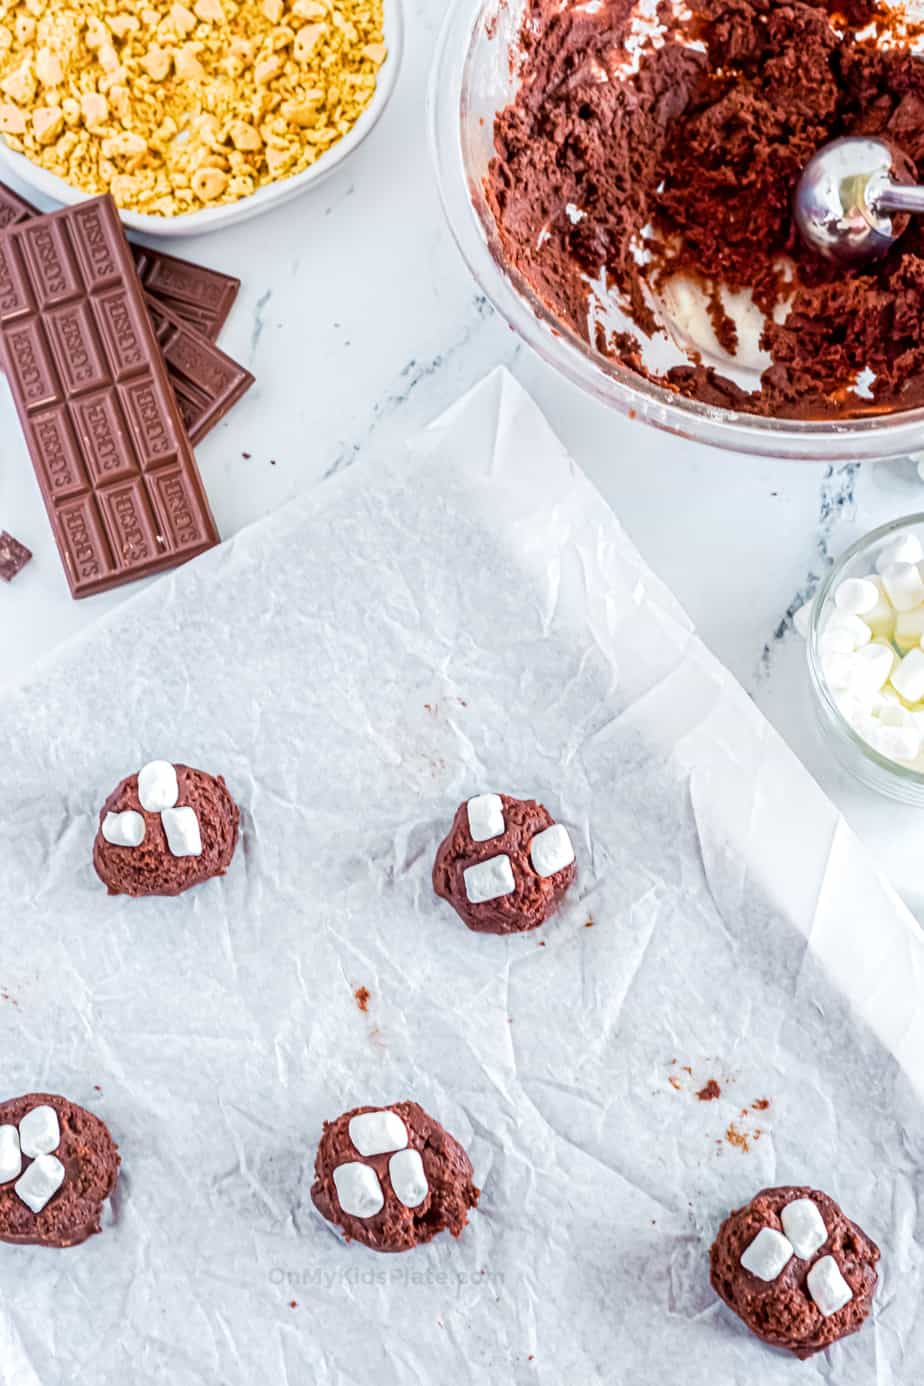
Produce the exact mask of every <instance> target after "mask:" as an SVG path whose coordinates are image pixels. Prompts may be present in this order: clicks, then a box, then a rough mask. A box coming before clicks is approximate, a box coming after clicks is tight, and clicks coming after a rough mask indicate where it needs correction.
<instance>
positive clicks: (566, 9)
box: [485, 0, 924, 418]
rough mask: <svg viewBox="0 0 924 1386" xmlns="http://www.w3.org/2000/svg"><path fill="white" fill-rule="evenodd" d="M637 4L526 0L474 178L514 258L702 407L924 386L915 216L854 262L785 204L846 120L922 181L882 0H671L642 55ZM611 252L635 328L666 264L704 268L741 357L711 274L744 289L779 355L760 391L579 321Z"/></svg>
mask: <svg viewBox="0 0 924 1386" xmlns="http://www.w3.org/2000/svg"><path fill="white" fill-rule="evenodd" d="M634 13H635V6H634V5H633V4H631V3H629V0H599V3H597V4H595V5H593V6H590V5H580V4H576V3H568V4H566V5H564V6H563V5H562V4H561V3H560V0H528V3H527V5H526V14H525V22H524V28H523V35H522V47H523V53H524V61H523V65H522V68H521V70H520V72H519V78H520V87H519V91H518V94H517V96H516V99H515V100H514V102H513V103H512V104H511V105H510V106H508V107H507V108H506V109H505V110H503V111H502V112H501V113H500V114H499V115H498V117H497V120H496V123H495V131H494V134H495V149H496V156H495V158H494V160H493V163H492V165H491V168H490V171H489V175H488V178H487V181H486V187H485V191H486V195H487V198H488V201H489V204H490V206H491V208H492V210H493V213H494V216H495V219H496V223H497V226H498V230H499V234H500V239H501V242H502V245H503V249H504V254H505V258H506V259H507V261H508V263H509V264H510V265H511V266H512V268H513V269H514V270H515V271H516V272H517V273H519V274H520V275H522V276H523V277H524V278H525V280H526V281H527V282H528V284H529V285H530V286H531V288H532V289H533V290H534V292H535V293H536V294H537V295H538V296H539V298H540V299H542V300H543V301H544V302H545V303H546V304H547V305H548V306H549V308H550V309H551V310H552V312H553V313H554V314H555V315H556V316H557V317H559V318H560V319H562V320H564V321H565V322H566V323H567V324H568V325H570V326H571V328H572V329H573V330H574V331H575V332H576V333H577V334H578V335H580V336H582V337H587V338H588V339H589V340H591V341H592V343H593V344H594V345H595V346H596V347H597V348H598V350H600V351H601V352H603V353H605V354H607V355H611V356H617V357H621V358H622V360H623V361H624V362H625V364H627V365H629V366H630V367H632V368H633V369H635V370H636V371H638V372H639V373H640V374H643V375H646V376H649V377H650V378H652V379H657V380H658V381H659V383H661V384H667V385H668V386H669V387H671V388H673V389H674V390H676V391H678V392H680V393H682V394H684V395H688V396H690V397H693V398H696V399H699V400H701V401H703V402H706V403H709V404H714V405H719V406H724V407H731V408H736V409H743V410H747V411H750V412H755V413H760V414H767V415H772V416H775V417H793V418H841V417H848V416H849V417H853V416H858V415H862V414H864V413H881V412H883V411H884V410H896V409H908V408H912V407H917V406H919V405H921V404H922V403H924V332H922V330H921V323H922V321H924V220H922V219H921V218H914V217H912V218H911V224H910V225H909V227H908V230H907V232H906V233H905V235H904V236H903V237H902V238H901V240H900V241H899V242H898V244H897V246H896V248H895V249H894V250H893V251H892V252H891V253H890V254H889V255H888V256H887V257H886V258H885V259H884V260H882V261H880V262H878V263H877V264H874V265H872V266H868V267H864V268H862V269H854V270H843V269H837V268H835V267H832V266H830V265H828V264H826V263H825V262H823V261H821V260H819V259H818V258H817V257H816V256H815V255H814V254H813V253H812V252H811V251H809V250H808V249H807V248H806V247H804V246H803V244H802V242H801V240H800V239H799V237H798V234H797V233H796V231H795V228H794V225H793V220H792V199H793V193H794V191H795V186H796V182H797V181H798V178H799V175H800V173H801V172H802V170H803V168H804V167H805V165H806V163H807V162H808V160H809V158H810V157H811V156H812V154H813V153H815V151H816V150H817V149H818V148H819V147H820V146H821V145H822V144H824V143H826V142H827V141H828V140H830V139H832V138H834V137H836V136H839V135H844V134H851V133H864V134H874V135H878V136H882V137H884V138H886V139H888V140H889V141H891V142H892V143H894V144H895V145H896V147H897V148H898V150H899V151H901V152H902V153H903V154H904V155H906V156H907V157H909V158H910V159H911V160H913V161H914V162H916V163H917V165H918V172H919V175H922V176H924V63H922V61H921V59H920V57H919V56H915V55H913V54H912V53H910V52H909V51H908V48H907V46H906V45H904V46H903V42H902V39H901V36H898V35H897V34H896V31H895V26H896V24H897V20H896V16H895V13H894V12H893V11H889V10H888V9H887V8H886V7H885V6H884V5H883V6H880V5H877V4H876V3H874V0H851V3H849V4H846V5H844V4H840V3H834V0H802V3H795V4H794V3H790V2H789V0H734V3H730V0H699V3H697V4H696V5H695V6H694V7H693V12H691V11H690V10H689V9H687V7H685V6H681V5H679V4H678V5H676V6H672V5H667V4H664V5H662V6H661V8H660V10H659V20H660V21H661V23H662V24H663V26H664V29H665V32H664V33H663V35H662V37H663V43H661V44H660V46H657V47H656V46H654V45H653V44H652V43H650V42H649V43H647V44H643V45H642V46H641V47H640V48H637V51H633V44H637V35H636V36H635V37H633V35H632V27H631V21H632V18H633V14H634ZM873 29H877V30H878V31H879V32H880V34H882V33H884V34H886V36H887V38H888V39H889V40H891V45H890V46H884V47H881V48H880V47H877V46H876V43H875V38H874V35H873ZM909 29H910V34H911V36H915V35H920V34H921V32H922V31H921V27H920V25H917V26H909ZM863 30H866V36H865V37H863V38H860V37H858V34H859V33H860V32H861V31H863ZM630 38H631V39H632V42H628V41H629V40H630ZM627 43H628V47H627ZM642 245H644V247H645V251H646V255H645V256H640V255H639V253H638V251H639V247H640V246H642ZM601 267H605V272H606V276H607V281H608V284H609V285H610V286H612V287H613V288H614V289H615V290H616V291H617V293H618V295H619V297H620V300H621V301H622V302H623V303H624V304H625V305H626V307H627V311H628V313H629V316H630V317H631V318H632V319H633V321H634V322H635V323H636V324H637V325H638V327H639V328H640V329H641V330H642V332H644V333H646V334H651V333H653V332H654V331H655V330H656V328H657V325H658V320H657V317H656V315H655V313H654V312H653V311H652V293H653V292H654V293H655V294H657V293H658V291H659V289H660V288H661V287H662V285H663V283H664V281H665V279H666V278H668V277H670V276H672V275H674V274H675V273H677V272H680V273H682V274H683V275H684V276H685V277H686V278H688V279H689V280H692V281H693V282H694V283H698V284H699V285H701V286H702V288H703V289H704V290H705V293H706V296H707V301H708V303H709V317H710V319H711V323H712V327H713V329H714V332H715V335H716V337H717V338H718V341H719V343H720V345H721V346H722V347H723V349H724V350H725V351H727V352H729V353H730V354H732V355H733V354H734V350H735V347H736V342H737V326H736V323H735V322H734V321H733V319H732V318H731V317H730V316H729V314H728V312H727V310H726V307H725V306H723V303H722V301H721V299H720V295H719V292H718V286H719V285H724V286H725V287H726V288H727V289H729V290H731V291H732V292H735V291H739V290H749V291H750V292H751V294H752V296H753V299H754V301H755V302H756V304H757V306H758V307H759V308H760V309H761V310H762V311H763V313H764V316H765V320H766V327H765V330H764V337H763V340H762V343H761V346H762V348H763V349H764V350H765V351H768V352H769V354H770V356H771V358H772V365H770V366H769V368H767V369H766V370H765V371H764V373H763V376H762V377H761V380H760V386H759V389H757V390H755V391H753V392H745V391H744V390H742V389H741V388H740V387H739V385H737V384H736V383H735V382H733V381H732V380H731V379H729V378H728V377H727V376H724V375H722V374H721V372H720V371H719V370H716V369H714V368H713V367H711V366H707V365H704V364H702V363H700V362H699V361H698V360H697V359H696V358H695V357H694V358H691V360H692V363H691V365H689V366H680V367H676V368H674V369H672V370H669V371H668V372H667V374H666V376H658V375H654V374H651V372H650V369H649V367H648V366H646V364H645V363H643V361H642V359H641V354H640V350H639V345H638V342H637V341H636V340H635V339H634V338H633V337H632V336H630V334H628V333H624V334H616V335H615V336H607V335H606V334H605V333H604V331H603V330H602V329H601V328H599V327H598V326H596V325H595V326H594V327H590V326H589V325H588V313H587V295H588V285H587V279H591V280H597V279H599V276H600V272H601ZM790 297H791V304H790V306H789V310H788V316H787V317H786V318H785V321H783V322H777V321H774V320H773V313H774V310H775V309H778V310H781V309H782V305H783V304H784V303H785V302H786V301H787V300H788V299H789V298H790ZM777 316H778V317H779V316H780V312H778V313H777ZM861 378H863V379H864V394H858V393H857V386H858V382H859V380H860V379H861Z"/></svg>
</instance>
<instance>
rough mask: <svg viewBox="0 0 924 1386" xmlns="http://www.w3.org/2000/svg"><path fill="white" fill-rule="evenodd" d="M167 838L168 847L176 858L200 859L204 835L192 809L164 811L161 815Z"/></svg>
mask: <svg viewBox="0 0 924 1386" xmlns="http://www.w3.org/2000/svg"><path fill="white" fill-rule="evenodd" d="M160 821H161V822H162V823H163V825H164V833H165V834H166V837H167V846H168V847H169V848H170V853H171V855H172V856H174V857H200V856H201V855H202V834H201V832H200V831H199V819H198V818H197V817H196V810H195V809H192V808H171V809H164V810H163V812H162V813H161V815H160Z"/></svg>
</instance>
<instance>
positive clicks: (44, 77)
mask: <svg viewBox="0 0 924 1386" xmlns="http://www.w3.org/2000/svg"><path fill="white" fill-rule="evenodd" d="M0 16H2V22H0V134H2V136H3V137H4V138H5V139H6V141H7V142H8V143H9V145H10V146H11V147H12V148H14V149H16V150H18V151H19V152H21V153H23V154H25V155H26V157H27V158H30V159H32V160H33V161H34V162H35V163H37V164H40V165H41V166H42V167H43V168H46V169H48V170H49V171H50V172H52V173H55V174H57V175H58V176H59V177H61V178H63V179H64V180H65V181H67V182H69V183H71V184H72V185H74V186H76V187H78V188H80V189H82V190H83V191H85V192H87V193H90V194H93V193H101V192H106V191H110V192H111V193H112V195H113V196H114V197H115V199H116V201H117V202H118V204H119V206H121V207H125V208H130V209H132V210H134V211H140V212H149V213H153V214H155V215H158V216H164V217H169V216H175V215H177V214H179V213H182V212H187V211H194V210H195V209H196V208H197V207H201V206H214V205H215V204H216V203H225V202H232V201H234V200H236V199H237V198H241V197H246V196H249V195H250V194H251V193H252V192H254V191H255V190H256V189H257V188H259V187H262V186H264V185H266V184H267V183H271V182H273V181H274V180H275V179H277V178H287V177H290V176H292V175H293V174H296V173H300V172H302V171H303V170H304V169H306V168H308V167H310V165H311V164H313V163H314V162H315V161H316V160H317V159H318V158H320V157H321V156H322V155H323V154H324V153H325V152H326V151H327V150H328V149H329V148H331V146H332V145H335V144H336V143H337V141H338V140H340V139H341V138H342V137H343V135H345V134H346V133H347V132H348V131H349V130H350V129H351V128H352V127H353V125H354V124H355V123H356V121H357V120H358V118H359V116H360V115H361V114H362V112H363V111H364V110H365V108H366V107H367V106H368V104H369V102H370V101H371V100H372V98H373V96H374V95H375V88H376V79H377V73H378V69H379V67H380V66H381V64H382V62H383V61H384V60H385V57H386V56H387V51H386V46H385V43H384V35H383V0H188V3H183V0H0Z"/></svg>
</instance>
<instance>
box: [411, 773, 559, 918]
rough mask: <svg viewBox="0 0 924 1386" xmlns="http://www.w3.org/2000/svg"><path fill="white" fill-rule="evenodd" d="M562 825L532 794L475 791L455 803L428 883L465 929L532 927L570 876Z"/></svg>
mask: <svg viewBox="0 0 924 1386" xmlns="http://www.w3.org/2000/svg"><path fill="white" fill-rule="evenodd" d="M574 876H575V865H574V848H573V847H572V845H571V839H570V837H569V836H568V830H567V828H564V827H562V825H561V824H560V823H556V822H555V820H554V819H553V818H552V815H551V814H550V813H549V812H548V810H547V809H546V808H544V807H543V805H542V804H537V803H536V801H535V800H534V799H511V798H510V796H509V794H478V795H476V796H475V798H473V799H469V800H467V801H466V802H465V803H464V804H460V805H459V808H458V809H457V810H456V816H455V818H454V819H453V820H452V827H451V828H450V830H449V835H448V836H447V837H446V838H444V839H443V841H442V842H441V843H440V848H439V851H438V852H437V854H436V862H435V863H434V866H433V889H434V890H435V891H436V893H437V895H440V896H442V898H443V899H444V900H448V901H449V903H450V905H452V907H453V909H454V910H455V912H456V914H458V915H459V917H460V918H461V919H463V920H464V921H465V923H466V924H467V925H468V927H469V928H470V929H474V930H475V931H476V932H477V933H485V934H515V933H521V932H522V931H523V930H525V929H536V928H538V926H539V925H540V924H544V923H545V921H546V920H547V919H548V917H549V915H550V914H553V913H554V912H555V910H556V909H557V908H558V904H559V901H560V900H561V898H562V896H563V895H564V893H565V891H566V890H567V889H568V887H569V886H570V884H571V882H572V881H573V880H574Z"/></svg>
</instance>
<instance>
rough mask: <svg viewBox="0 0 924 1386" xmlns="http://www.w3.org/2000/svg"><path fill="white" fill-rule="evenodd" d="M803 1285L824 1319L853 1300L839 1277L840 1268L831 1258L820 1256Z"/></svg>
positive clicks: (843, 1280)
mask: <svg viewBox="0 0 924 1386" xmlns="http://www.w3.org/2000/svg"><path fill="white" fill-rule="evenodd" d="M805 1283H806V1284H807V1285H808V1292H809V1294H810V1295H811V1296H812V1299H813V1300H814V1301H815V1303H816V1305H817V1306H818V1309H819V1312H820V1313H822V1314H823V1315H824V1316H825V1318H826V1319H827V1318H830V1317H831V1315H832V1314H836V1313H837V1311H838V1309H843V1307H844V1305H845V1304H849V1303H850V1301H851V1300H852V1299H853V1291H852V1290H851V1288H850V1286H849V1285H848V1284H847V1281H846V1280H845V1279H844V1277H843V1276H842V1275H841V1268H840V1266H839V1265H838V1264H837V1262H836V1261H835V1259H834V1257H833V1256H822V1258H821V1260H820V1261H816V1262H815V1264H814V1266H812V1269H811V1270H810V1271H809V1273H808V1275H807V1276H806V1278H805Z"/></svg>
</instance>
